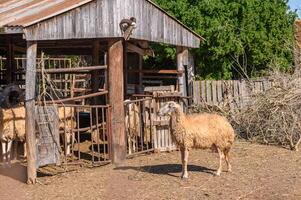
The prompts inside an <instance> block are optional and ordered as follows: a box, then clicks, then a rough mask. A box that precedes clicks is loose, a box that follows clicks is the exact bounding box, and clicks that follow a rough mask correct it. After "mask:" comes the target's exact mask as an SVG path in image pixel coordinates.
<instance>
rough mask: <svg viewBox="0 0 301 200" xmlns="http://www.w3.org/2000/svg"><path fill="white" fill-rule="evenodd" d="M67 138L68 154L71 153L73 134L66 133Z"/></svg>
mask: <svg viewBox="0 0 301 200" xmlns="http://www.w3.org/2000/svg"><path fill="white" fill-rule="evenodd" d="M66 139H67V149H66V156H70V155H71V134H70V133H69V132H67V133H66Z"/></svg>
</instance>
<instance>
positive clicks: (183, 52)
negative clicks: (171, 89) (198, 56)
mask: <svg viewBox="0 0 301 200" xmlns="http://www.w3.org/2000/svg"><path fill="white" fill-rule="evenodd" d="M187 64H188V48H186V47H177V69H178V71H183V72H184V73H183V74H182V75H181V76H179V77H178V90H179V92H181V93H182V95H183V96H186V95H187V91H186V81H185V73H186V72H185V67H184V65H187Z"/></svg>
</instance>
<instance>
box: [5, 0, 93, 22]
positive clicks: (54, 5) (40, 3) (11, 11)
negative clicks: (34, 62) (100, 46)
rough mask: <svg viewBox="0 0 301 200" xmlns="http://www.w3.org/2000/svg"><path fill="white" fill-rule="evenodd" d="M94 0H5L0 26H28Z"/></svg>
mask: <svg viewBox="0 0 301 200" xmlns="http://www.w3.org/2000/svg"><path fill="white" fill-rule="evenodd" d="M91 1H93V0H4V1H1V2H0V27H3V26H20V27H27V26H30V25H33V24H35V23H37V22H40V21H42V20H45V19H48V18H51V17H54V16H56V15H59V14H62V13H64V12H67V11H69V10H72V9H74V8H76V7H79V6H81V5H84V4H86V3H89V2H91Z"/></svg>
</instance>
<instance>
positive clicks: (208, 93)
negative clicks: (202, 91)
mask: <svg viewBox="0 0 301 200" xmlns="http://www.w3.org/2000/svg"><path fill="white" fill-rule="evenodd" d="M211 83H212V82H211V81H206V97H207V98H206V101H207V103H208V104H210V105H211V103H212V84H211Z"/></svg>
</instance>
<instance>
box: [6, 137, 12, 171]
mask: <svg viewBox="0 0 301 200" xmlns="http://www.w3.org/2000/svg"><path fill="white" fill-rule="evenodd" d="M12 144H13V141H9V142H7V148H6V151H5V152H6V164H7V165H8V167H10V166H11V148H12ZM5 147H6V146H5ZM6 164H5V165H6Z"/></svg>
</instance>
